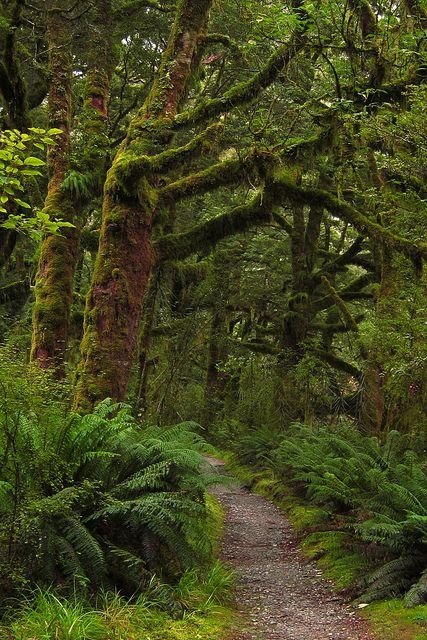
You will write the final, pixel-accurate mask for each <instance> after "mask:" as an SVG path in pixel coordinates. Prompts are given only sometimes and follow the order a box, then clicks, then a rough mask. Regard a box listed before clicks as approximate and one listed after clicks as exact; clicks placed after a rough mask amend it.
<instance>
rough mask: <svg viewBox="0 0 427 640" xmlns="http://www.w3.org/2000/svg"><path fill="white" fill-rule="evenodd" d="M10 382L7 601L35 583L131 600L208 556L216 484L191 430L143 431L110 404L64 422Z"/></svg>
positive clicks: (2, 423)
mask: <svg viewBox="0 0 427 640" xmlns="http://www.w3.org/2000/svg"><path fill="white" fill-rule="evenodd" d="M1 377H2V376H1V375H0V378H1ZM21 378H22V375H21ZM6 382H7V381H6ZM9 382H10V384H9V386H7V385H6V386H5V387H3V392H4V397H3V399H2V400H1V399H0V462H1V466H0V518H1V522H0V595H1V596H2V597H3V598H6V597H10V596H11V595H14V594H15V593H16V592H19V591H22V589H23V588H27V587H32V586H34V585H36V584H37V585H42V586H43V585H45V586H48V585H50V584H57V585H62V587H63V588H64V587H66V586H67V585H69V586H71V585H76V584H78V585H79V588H88V589H99V588H100V587H114V586H115V587H118V588H120V589H121V590H122V591H123V593H129V594H132V593H135V592H138V591H139V590H141V589H144V588H145V586H146V585H147V584H148V583H149V581H150V579H151V576H152V575H153V574H154V573H157V574H159V575H161V576H163V578H164V579H165V580H175V579H176V578H177V577H179V575H181V574H182V573H183V571H184V570H185V569H186V568H188V567H191V566H193V565H194V564H195V563H196V562H200V561H203V560H204V559H208V558H210V557H211V553H212V543H211V539H210V532H209V526H208V523H209V510H208V509H207V507H206V501H205V490H206V488H207V486H209V485H210V484H211V483H212V482H216V481H217V480H218V476H217V475H216V474H214V473H212V474H210V473H209V471H208V470H207V469H206V468H205V469H204V470H203V471H202V468H203V467H206V464H205V462H204V459H203V456H202V453H201V451H202V450H203V447H204V445H203V441H202V439H201V438H200V437H199V436H197V435H196V434H195V433H194V432H193V431H192V427H193V425H192V424H191V423H183V424H181V425H177V426H174V427H171V428H168V429H160V428H157V427H150V426H148V427H147V426H145V427H144V426H141V425H139V424H138V423H137V422H136V421H135V419H134V418H133V417H132V414H131V411H130V408H129V407H128V406H126V405H118V404H113V403H112V402H111V401H109V400H106V401H104V402H102V403H100V404H99V405H98V406H97V408H96V409H95V411H94V412H93V413H92V414H89V415H85V416H80V415H68V414H67V412H66V410H65V408H64V407H63V406H62V405H61V403H60V402H57V403H56V404H55V402H52V405H53V406H49V405H46V404H45V402H44V401H43V400H40V399H39V400H38V403H37V402H34V403H33V402H31V400H32V399H34V397H33V396H37V394H36V393H35V392H34V390H32V391H31V393H30V394H29V397H28V398H26V397H25V384H24V385H23V387H22V390H21V393H22V396H23V397H22V398H20V397H19V396H18V395H17V394H18V389H19V384H18V385H17V388H15V387H14V386H13V385H14V384H15V383H14V381H13V380H11V381H9ZM0 383H1V379H0ZM47 386H49V385H47ZM23 391H24V392H23ZM12 392H13V393H12ZM13 394H15V395H14V396H13ZM31 394H32V395H31ZM27 401H28V402H27ZM30 405H31V406H34V409H32V408H30Z"/></svg>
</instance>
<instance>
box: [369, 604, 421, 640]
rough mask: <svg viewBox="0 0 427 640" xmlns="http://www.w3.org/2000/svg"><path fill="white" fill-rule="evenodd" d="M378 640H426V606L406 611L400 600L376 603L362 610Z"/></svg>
mask: <svg viewBox="0 0 427 640" xmlns="http://www.w3.org/2000/svg"><path fill="white" fill-rule="evenodd" d="M363 615H364V616H365V617H366V618H367V619H368V620H369V621H370V622H371V623H372V625H373V628H374V630H375V632H376V634H377V637H378V640H427V605H418V606H417V607H413V608H412V609H408V608H407V607H405V605H404V604H403V603H402V601H401V600H387V601H385V602H376V603H373V604H370V605H369V606H368V607H366V608H365V609H363Z"/></svg>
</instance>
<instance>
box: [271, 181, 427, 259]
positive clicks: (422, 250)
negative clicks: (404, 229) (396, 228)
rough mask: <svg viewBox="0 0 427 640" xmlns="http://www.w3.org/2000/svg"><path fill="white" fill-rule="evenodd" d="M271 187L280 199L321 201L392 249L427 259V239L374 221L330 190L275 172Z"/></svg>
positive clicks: (324, 205) (276, 197) (320, 203)
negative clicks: (414, 237) (302, 184)
mask: <svg viewBox="0 0 427 640" xmlns="http://www.w3.org/2000/svg"><path fill="white" fill-rule="evenodd" d="M267 188H268V190H269V191H270V190H271V192H272V194H271V196H272V198H273V199H274V200H275V201H276V202H277V201H279V200H281V199H282V200H283V199H287V200H290V201H291V202H299V203H302V204H309V205H316V206H319V205H321V206H323V207H325V208H326V209H328V211H329V212H330V213H332V214H333V215H336V216H337V217H338V218H341V219H342V220H346V221H347V222H349V223H350V224H351V225H353V227H355V229H357V230H358V231H359V232H360V233H362V234H364V235H366V236H368V237H370V238H372V240H374V241H375V242H378V243H379V244H381V245H384V246H386V247H387V248H389V249H391V250H394V251H398V252H400V253H403V254H404V255H406V256H407V257H408V258H410V259H411V260H412V261H414V263H419V261H420V259H423V260H427V243H426V242H419V243H415V242H412V241H411V240H408V239H406V238H402V237H401V236H398V235H396V234H394V233H392V232H391V231H389V230H388V229H386V228H385V227H382V226H381V225H379V224H378V223H376V222H372V221H371V220H369V218H367V217H366V216H365V215H364V214H363V213H361V212H360V211H358V210H357V209H355V208H354V207H353V206H351V205H350V204H348V203H347V202H344V201H343V200H340V199H338V198H337V197H336V196H334V195H332V194H331V193H329V192H328V191H324V190H323V189H315V188H311V187H300V186H298V185H297V184H295V182H293V180H292V179H290V178H289V176H288V175H287V174H285V173H281V174H276V175H274V176H273V177H272V178H271V180H270V181H269V183H268V187H267Z"/></svg>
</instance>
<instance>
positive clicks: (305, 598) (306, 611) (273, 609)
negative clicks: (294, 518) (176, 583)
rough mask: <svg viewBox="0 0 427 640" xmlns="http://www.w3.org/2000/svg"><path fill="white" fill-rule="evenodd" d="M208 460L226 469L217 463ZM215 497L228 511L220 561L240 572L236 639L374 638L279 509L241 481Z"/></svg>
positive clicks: (237, 572)
mask: <svg viewBox="0 0 427 640" xmlns="http://www.w3.org/2000/svg"><path fill="white" fill-rule="evenodd" d="M209 462H210V463H211V464H213V465H214V466H217V467H219V468H220V470H221V471H222V468H221V466H222V463H221V462H220V461H219V460H215V459H209ZM214 493H215V495H216V496H217V497H218V498H219V500H220V501H221V503H222V504H223V505H224V507H225V508H226V513H227V515H226V522H225V534H224V538H223V542H222V558H223V560H225V562H226V563H228V564H231V565H232V566H233V568H234V570H235V571H236V574H237V587H236V591H237V603H238V608H239V610H240V611H241V612H242V614H243V615H242V620H244V621H248V623H247V625H246V623H245V628H244V629H243V628H242V629H241V630H240V631H239V633H238V634H237V636H235V637H234V638H233V640H375V638H374V636H373V635H372V633H371V632H370V631H369V630H368V628H367V624H366V622H365V621H364V620H363V619H362V618H360V617H359V616H358V615H357V613H356V612H355V611H354V609H352V607H351V606H349V605H346V604H345V603H344V602H343V600H342V599H341V598H340V597H339V596H337V595H336V594H334V593H333V591H332V590H331V587H330V585H329V583H328V582H327V581H326V580H325V579H323V578H322V574H321V572H320V571H319V570H318V569H317V568H316V565H315V564H313V563H311V562H307V561H306V560H305V559H304V558H303V556H302V555H301V552H300V551H299V550H298V546H297V541H296V537H295V533H294V531H293V529H292V526H291V525H290V523H289V522H288V521H287V520H286V519H285V518H284V516H283V514H282V513H281V512H280V511H279V509H278V508H277V507H275V506H274V505H273V504H272V503H271V502H269V501H268V500H266V499H265V498H263V497H261V496H257V495H254V494H251V493H249V491H247V490H246V489H244V488H240V486H239V485H238V484H237V483H236V484H235V485H230V486H227V487H217V488H216V489H215V491H214Z"/></svg>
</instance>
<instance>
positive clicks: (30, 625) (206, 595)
mask: <svg viewBox="0 0 427 640" xmlns="http://www.w3.org/2000/svg"><path fill="white" fill-rule="evenodd" d="M232 583H233V576H232V574H231V572H230V571H229V570H227V569H225V568H224V567H223V566H222V565H221V564H219V563H215V564H213V566H211V568H210V569H209V570H205V571H204V572H203V573H201V572H197V571H195V570H188V571H187V572H186V573H184V575H183V576H182V577H181V579H180V581H179V582H178V583H177V585H176V586H175V587H171V586H170V585H167V584H164V583H161V582H159V581H158V580H156V579H153V580H152V581H151V583H150V584H149V585H148V587H147V589H146V591H145V592H143V593H141V594H140V595H139V597H138V598H134V599H133V600H131V601H129V600H128V599H126V598H124V597H123V596H121V595H120V594H119V593H117V592H115V593H114V592H110V593H105V594H103V595H100V596H99V597H98V599H97V603H96V607H93V606H91V605H90V604H89V603H88V602H84V601H83V600H82V598H81V595H80V594H75V595H73V596H72V597H69V598H63V597H60V596H58V594H57V593H56V592H54V591H52V590H48V591H39V593H38V594H37V595H36V597H35V599H33V600H30V601H28V603H27V605H26V606H25V607H24V608H23V610H21V611H20V613H19V615H16V616H15V618H13V619H11V620H9V623H8V624H4V625H3V626H2V627H0V639H1V640H34V639H35V638H37V640H113V639H114V640H141V638H147V639H148V638H149V639H150V640H196V639H197V640H213V639H214V638H220V637H223V633H225V631H226V629H227V628H228V627H229V625H230V623H231V621H232V615H233V614H232V611H231V609H230V608H229V607H228V606H227V605H228V603H229V600H230V594H231V589H232Z"/></svg>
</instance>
